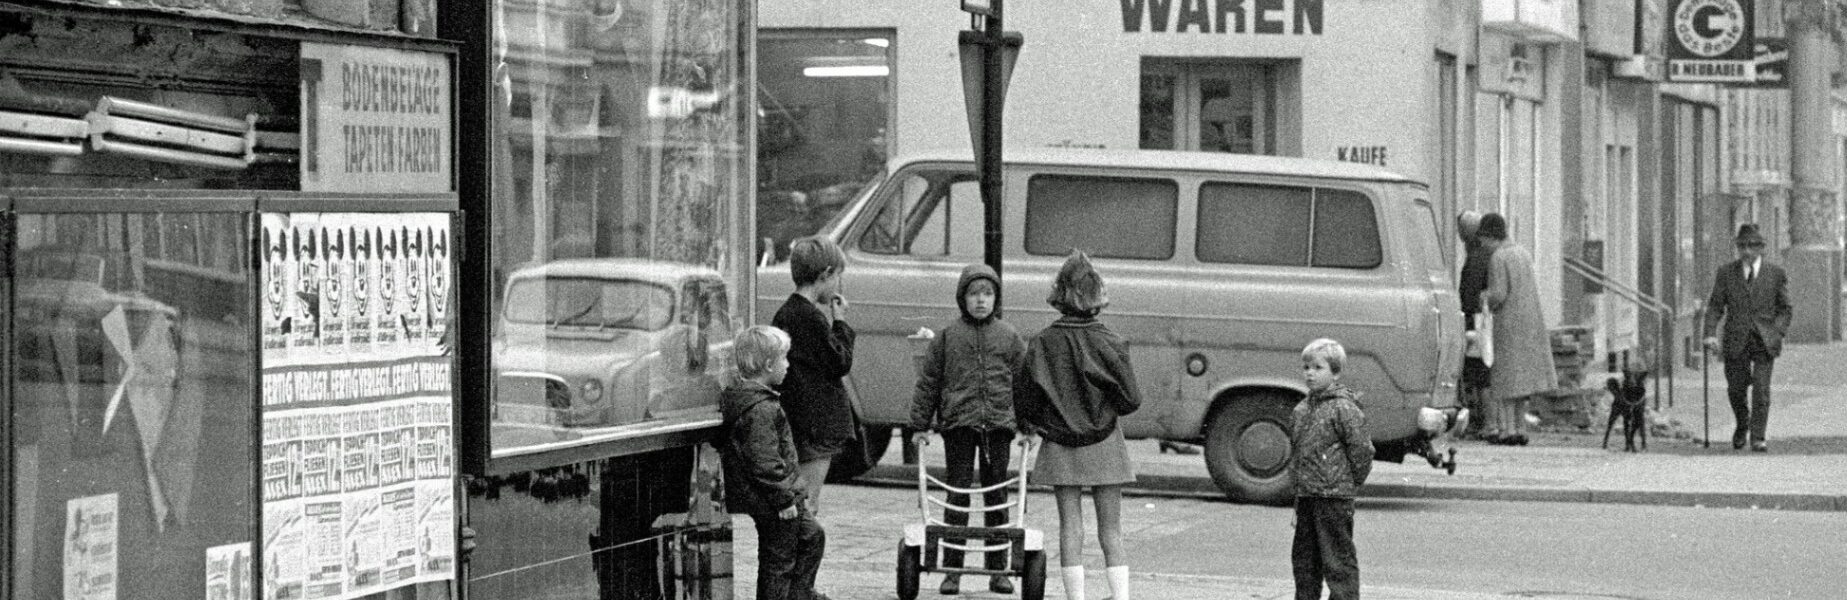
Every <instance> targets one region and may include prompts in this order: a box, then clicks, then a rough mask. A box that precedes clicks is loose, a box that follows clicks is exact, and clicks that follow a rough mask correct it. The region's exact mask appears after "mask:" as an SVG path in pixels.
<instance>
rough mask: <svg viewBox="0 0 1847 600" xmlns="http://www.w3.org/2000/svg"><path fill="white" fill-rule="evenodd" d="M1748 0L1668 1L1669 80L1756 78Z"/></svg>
mask: <svg viewBox="0 0 1847 600" xmlns="http://www.w3.org/2000/svg"><path fill="white" fill-rule="evenodd" d="M1752 2H1753V0H1669V5H1668V6H1669V9H1668V17H1669V18H1668V32H1667V78H1668V80H1669V81H1706V82H1732V83H1750V82H1753V81H1755V80H1756V79H1757V71H1756V65H1755V63H1754V61H1753V56H1752V51H1753V46H1754V45H1753V43H1752V39H1751V38H1752V36H1751V33H1752V31H1751V18H1752V15H1751V13H1752V8H1753V6H1752Z"/></svg>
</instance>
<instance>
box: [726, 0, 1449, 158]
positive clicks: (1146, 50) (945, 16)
mask: <svg viewBox="0 0 1847 600" xmlns="http://www.w3.org/2000/svg"><path fill="white" fill-rule="evenodd" d="M1215 1H1216V0H1172V2H1173V8H1174V10H1175V11H1178V10H1180V9H1181V8H1182V7H1183V6H1191V5H1192V3H1193V2H1206V3H1208V4H1210V5H1212V6H1216V4H1215ZM1243 5H1244V6H1245V8H1246V10H1247V11H1249V10H1252V9H1254V7H1255V6H1256V2H1252V1H1250V0H1245V2H1244V3H1243ZM957 6H958V5H957V4H956V3H954V2H949V1H943V2H934V3H919V2H914V1H911V0H905V1H898V0H857V1H849V0H761V4H760V7H761V9H762V10H761V16H760V24H761V26H762V27H764V28H776V29H785V28H794V29H826V28H895V29H896V31H897V49H896V52H895V55H896V72H895V77H897V81H896V88H897V97H896V102H895V104H896V106H895V107H894V110H895V115H896V123H897V125H896V131H895V132H894V134H893V137H894V140H895V148H894V149H893V150H894V154H896V155H902V154H904V153H906V152H911V151H916V150H920V149H928V148H944V147H949V148H966V147H968V146H969V139H968V138H969V135H968V125H967V122H966V120H965V117H964V111H963V99H962V83H961V72H960V65H959V62H958V60H957V56H956V48H955V39H956V32H957V31H960V30H964V29H967V28H968V25H969V19H968V15H967V14H966V13H963V12H961V11H960V10H958V9H957ZM1284 6H1285V11H1284V12H1283V13H1281V19H1282V20H1284V21H1286V22H1287V21H1288V20H1289V10H1292V7H1293V6H1294V2H1293V0H1286V1H1285V2H1284ZM1324 11H1325V12H1324V15H1323V21H1322V32H1321V35H1307V34H1303V35H1295V34H1293V33H1289V34H1284V35H1259V34H1255V33H1252V32H1251V31H1250V29H1249V25H1250V23H1249V22H1248V21H1247V23H1246V26H1247V29H1246V32H1245V33H1242V34H1238V33H1230V32H1228V33H1224V34H1219V33H1200V32H1198V31H1197V30H1189V31H1188V32H1186V33H1179V32H1177V31H1176V28H1175V27H1174V25H1175V23H1174V22H1173V20H1172V19H1170V22H1169V27H1168V31H1166V32H1153V31H1150V29H1151V28H1150V26H1149V24H1148V23H1147V22H1144V23H1143V24H1142V31H1140V32H1136V33H1129V32H1125V31H1124V22H1123V21H1124V19H1123V14H1122V0H1070V1H1061V2H1024V1H1020V0H1015V1H1014V2H1011V3H1008V13H1007V15H1006V26H1007V29H1010V30H1014V31H1019V32H1021V33H1022V34H1024V36H1025V38H1026V44H1025V47H1024V49H1023V50H1022V51H1021V54H1020V59H1019V63H1018V65H1017V67H1016V68H1015V71H1014V75H1013V80H1012V83H1011V85H1010V86H1009V90H1008V93H1007V122H1006V140H1007V144H1008V145H1009V146H1010V147H1020V146H1022V145H1024V146H1045V145H1052V144H1059V143H1071V144H1079V145H1099V144H1100V145H1103V146H1105V147H1109V148H1135V147H1137V145H1138V144H1139V134H1138V132H1139V122H1138V121H1139V119H1140V111H1139V106H1138V105H1139V102H1140V76H1141V60H1142V58H1143V57H1160V58H1201V59H1254V60H1260V59H1290V60H1299V61H1300V64H1301V74H1302V77H1301V94H1302V97H1301V101H1300V106H1299V107H1297V108H1296V110H1299V111H1300V113H1299V114H1300V117H1301V132H1300V145H1301V148H1302V155H1304V156H1308V157H1312V158H1324V159H1334V158H1336V152H1337V148H1338V147H1341V146H1387V148H1388V149H1387V167H1388V168H1390V169H1392V170H1394V171H1398V172H1400V173H1404V174H1406V175H1409V176H1412V177H1415V178H1417V179H1420V180H1428V179H1430V178H1431V177H1432V175H1433V174H1432V173H1430V172H1429V171H1428V170H1429V168H1431V167H1430V161H1431V153H1430V152H1429V151H1428V146H1429V145H1430V144H1432V143H1434V141H1433V134H1434V129H1433V128H1432V127H1431V126H1430V125H1429V124H1430V122H1431V120H1432V119H1433V118H1434V116H1435V115H1434V111H1435V107H1434V102H1435V97H1434V96H1435V93H1436V92H1435V88H1436V81H1435V79H1436V74H1435V62H1434V61H1435V59H1434V52H1435V46H1434V42H1433V40H1434V39H1435V37H1436V36H1435V34H1434V33H1433V32H1432V28H1431V25H1430V24H1429V23H1428V21H1429V20H1430V19H1432V14H1433V13H1432V11H1430V10H1429V7H1428V6H1426V4H1425V2H1424V1H1423V0H1369V1H1366V2H1352V1H1341V0H1327V1H1325V2H1324ZM1213 14H1214V15H1216V11H1214V13H1213ZM1446 21H1447V17H1446ZM1289 25H1290V27H1289V28H1288V29H1289V30H1290V31H1293V23H1289ZM1228 30H1229V28H1228Z"/></svg>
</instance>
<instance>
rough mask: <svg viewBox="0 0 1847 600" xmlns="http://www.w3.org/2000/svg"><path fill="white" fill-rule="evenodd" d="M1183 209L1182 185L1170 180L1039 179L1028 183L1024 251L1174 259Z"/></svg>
mask: <svg viewBox="0 0 1847 600" xmlns="http://www.w3.org/2000/svg"><path fill="white" fill-rule="evenodd" d="M1179 204H1180V191H1179V186H1178V185H1177V184H1175V183H1174V182H1173V180H1170V179H1137V178H1128V177H1091V176H1080V175H1035V176H1033V177H1032V179H1030V180H1028V181H1027V184H1026V251H1027V252H1028V253H1031V254H1039V255H1049V256H1063V255H1065V254H1067V253H1069V252H1070V251H1071V250H1072V249H1073V248H1079V249H1082V250H1084V251H1085V252H1087V253H1089V254H1090V255H1091V256H1095V257H1100V258H1140V259H1151V260H1165V259H1168V258H1172V257H1173V256H1174V216H1175V212H1176V211H1177V210H1178V207H1179Z"/></svg>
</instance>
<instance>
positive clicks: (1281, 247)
mask: <svg viewBox="0 0 1847 600" xmlns="http://www.w3.org/2000/svg"><path fill="white" fill-rule="evenodd" d="M1313 198H1314V191H1313V190H1312V189H1310V188H1304V187H1289V186H1277V185H1252V184H1243V183H1207V184H1205V185H1202V186H1200V187H1199V232H1198V237H1199V242H1198V250H1197V251H1198V253H1199V260H1202V261H1206V262H1219V263H1235V264H1245V265H1275V266H1285V267H1294V266H1303V265H1307V264H1308V221H1309V215H1308V211H1309V203H1310V202H1311V201H1312V200H1313Z"/></svg>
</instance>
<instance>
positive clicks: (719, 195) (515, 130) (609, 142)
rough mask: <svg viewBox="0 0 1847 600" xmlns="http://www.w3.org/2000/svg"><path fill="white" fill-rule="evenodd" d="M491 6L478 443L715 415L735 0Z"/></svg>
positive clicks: (605, 433)
mask: <svg viewBox="0 0 1847 600" xmlns="http://www.w3.org/2000/svg"><path fill="white" fill-rule="evenodd" d="M493 4H494V5H495V11H494V14H495V15H496V18H497V19H499V20H500V21H501V26H499V27H495V28H492V30H493V31H496V32H497V33H496V34H495V35H496V36H497V37H496V39H494V40H493V44H492V47H493V48H495V49H496V52H497V55H496V56H495V57H494V58H493V61H492V63H493V64H495V65H498V67H497V69H498V70H497V71H496V72H495V77H494V79H492V80H491V81H492V84H493V85H494V86H495V88H496V89H495V91H494V92H493V93H492V94H489V96H488V98H490V100H491V101H493V102H494V105H492V106H491V107H490V110H489V112H490V118H491V125H492V127H493V129H492V131H491V132H490V135H491V143H490V144H489V152H490V153H491V154H492V156H491V159H492V161H493V163H494V165H495V167H496V168H495V170H494V177H495V178H496V179H495V180H494V181H493V182H492V197H491V202H492V208H491V210H492V211H493V214H492V218H491V219H490V220H491V222H492V223H493V232H492V236H493V240H492V244H491V257H490V259H491V261H492V264H493V270H494V275H495V277H494V287H493V291H492V292H491V293H492V294H493V296H492V298H493V300H492V310H493V315H492V318H493V329H494V331H493V338H492V346H493V354H492V359H491V360H492V363H493V371H494V379H493V381H494V388H493V396H492V397H493V399H494V400H493V414H494V427H493V430H492V439H493V444H494V447H495V452H496V456H497V457H498V456H502V455H505V453H507V452H509V451H514V450H526V451H534V450H537V449H543V448H557V447H572V446H582V445H586V444H592V443H595V442H597V441H599V440H611V439H625V438H627V437H633V436H635V435H643V434H645V432H647V431H650V430H651V429H650V428H652V427H656V426H665V425H669V424H671V422H673V421H674V419H678V418H707V417H711V418H716V416H717V401H718V390H719V380H720V378H721V377H722V376H723V374H724V370H725V369H726V368H727V366H726V362H727V361H725V360H722V357H723V356H724V352H725V350H724V349H725V348H726V347H728V346H727V344H728V343H729V341H730V336H729V334H730V332H731V330H732V328H733V326H734V325H735V324H734V323H733V322H732V320H733V318H734V317H733V316H732V315H734V314H738V308H737V305H734V304H733V303H735V302H742V301H744V300H746V299H743V298H737V297H734V296H733V295H731V293H730V290H728V289H727V287H726V286H725V284H724V282H725V281H728V280H730V279H732V278H734V277H735V275H736V274H737V273H740V272H742V270H743V269H746V268H749V265H748V264H741V263H747V262H748V261H740V260H737V259H734V258H733V257H734V256H738V255H740V254H746V252H740V250H747V249H740V248H738V247H737V243H736V242H735V240H740V239H747V238H746V237H745V236H744V235H741V234H740V232H739V231H737V229H736V227H737V225H738V224H739V223H742V222H744V218H743V216H744V215H743V214H742V213H741V212H740V211H741V210H743V208H744V206H745V204H743V202H742V199H743V198H746V197H748V195H749V191H748V190H744V189H742V186H743V185H744V182H745V181H746V179H745V177H746V175H747V173H746V172H744V170H743V169H745V168H748V167H749V165H750V162H749V160H748V159H749V157H747V156H744V155H743V154H742V149H744V148H747V147H748V141H749V138H748V137H747V136H748V135H749V134H750V132H748V131H744V130H743V128H742V127H741V125H742V124H743V123H746V122H748V121H747V120H746V118H745V117H746V115H747V114H748V113H747V112H746V111H751V110H756V107H754V106H747V105H746V104H747V103H745V102H744V99H745V98H746V97H747V94H746V92H747V91H748V89H747V88H745V87H744V82H745V79H744V77H743V75H744V73H745V71H744V67H745V65H743V64H742V61H743V60H744V59H745V58H746V57H747V56H748V54H747V52H746V49H745V48H744V47H743V46H742V44H741V41H742V40H743V39H745V36H746V33H747V32H746V31H745V30H744V29H743V25H744V24H745V23H746V20H745V16H746V13H745V10H744V5H743V3H740V2H735V1H728V0H706V1H698V2H668V1H665V0H649V1H640V2H613V1H609V0H544V1H539V2H535V1H532V0H496V1H495V2H494V3H493Z"/></svg>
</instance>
